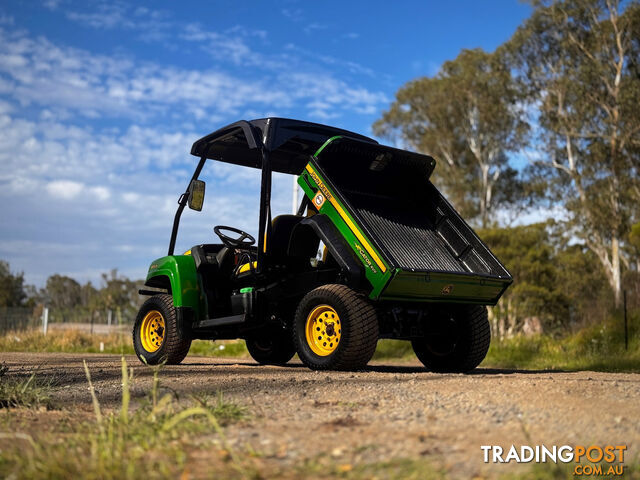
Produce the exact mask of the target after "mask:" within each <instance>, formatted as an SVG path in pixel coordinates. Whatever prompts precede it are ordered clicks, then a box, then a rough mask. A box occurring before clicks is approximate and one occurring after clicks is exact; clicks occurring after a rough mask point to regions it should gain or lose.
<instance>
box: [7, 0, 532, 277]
mask: <svg viewBox="0 0 640 480" xmlns="http://www.w3.org/2000/svg"><path fill="white" fill-rule="evenodd" d="M530 11H531V10H530V7H529V6H528V5H526V4H523V3H521V2H518V1H517V0H512V1H507V0H504V1H491V2H478V1H451V2H439V1H422V2H419V1H415V2H393V3H392V2H383V1H367V2H364V1H362V2H360V1H353V2H344V1H343V2H335V1H324V2H303V1H295V0H282V1H271V2H267V1H262V2H258V1H247V2H237V1H234V2H231V1H208V2H206V1H199V2H196V1H192V2H191V1H185V2H169V1H155V2H135V3H134V2H131V3H129V2H124V1H117V0H116V1H102V0H97V1H83V2H74V1H65V0H45V1H41V2H38V1H17V0H13V1H9V2H3V3H2V4H0V129H1V134H0V166H1V167H2V168H1V169H0V201H1V202H2V208H0V225H1V229H0V259H3V260H6V261H8V262H9V263H10V264H11V268H12V270H14V271H24V272H25V277H26V280H27V282H29V283H33V284H36V285H38V286H42V285H43V284H44V282H45V281H46V278H47V277H48V276H49V275H51V274H53V273H61V274H66V275H70V276H73V277H75V278H76V279H78V280H80V281H86V280H92V281H94V283H95V282H98V280H99V278H100V273H101V272H106V271H108V270H110V269H112V268H118V270H119V271H120V272H121V273H123V274H125V275H127V276H129V277H132V278H142V277H144V275H145V273H146V269H147V266H148V265H149V263H150V261H151V260H152V259H153V258H156V257H158V256H161V255H163V254H164V253H165V251H166V248H167V245H168V240H169V234H170V227H171V221H172V217H173V214H174V212H175V206H176V200H177V198H178V195H179V193H180V192H182V191H183V190H184V188H185V185H186V183H187V181H188V178H189V176H190V173H191V172H192V170H193V168H194V166H195V158H194V157H191V156H190V155H189V150H190V147H191V144H192V143H193V142H194V141H195V140H197V139H198V138H200V137H201V136H203V135H205V134H207V133H209V132H211V131H213V130H216V129H217V128H219V127H221V126H223V125H225V124H228V123H231V122H234V121H236V120H238V119H243V118H244V119H251V118H261V117H265V116H271V115H274V116H283V117H291V118H299V119H304V120H310V121H315V122H319V123H326V124H331V125H335V126H338V127H342V128H346V129H349V130H353V131H356V132H358V133H363V134H366V135H370V134H371V124H372V123H373V122H374V121H375V120H376V119H377V118H379V116H380V115H381V113H382V111H383V110H384V109H386V108H387V107H388V105H389V103H390V102H391V101H392V99H393V96H394V93H395V92H396V90H397V89H398V88H399V87H400V86H402V85H403V84H404V83H406V82H407V81H409V80H411V79H413V78H416V77H418V76H424V75H434V74H435V73H436V72H437V71H438V68H439V66H440V65H441V64H442V63H443V62H444V61H446V60H448V59H453V58H455V57H456V55H457V54H458V52H459V51H460V50H461V49H462V48H475V47H482V48H484V49H486V50H493V49H494V48H495V47H496V46H498V45H499V44H500V43H502V42H504V41H505V40H506V39H508V38H509V37H510V36H511V34H512V33H513V32H514V31H515V29H516V27H517V26H518V25H519V24H520V23H521V22H522V21H523V20H524V19H525V18H526V17H527V16H528V15H529V14H530ZM207 167H208V168H206V171H205V172H204V177H205V180H207V182H208V183H207V198H206V200H205V207H204V210H203V212H201V213H199V214H197V213H195V212H190V211H189V212H186V213H185V215H184V216H183V225H182V227H183V228H182V229H181V231H180V234H179V236H178V247H177V248H178V250H180V249H182V250H186V249H187V248H189V247H190V246H191V245H194V244H197V243H206V242H212V241H214V234H213V231H212V227H213V226H214V225H217V224H230V225H233V226H237V227H239V228H243V229H246V230H247V231H249V232H252V233H255V231H256V230H257V207H258V187H259V182H258V176H257V172H255V171H249V170H247V169H241V168H239V167H235V168H234V167H231V166H227V165H220V164H215V165H213V164H212V162H209V165H208V166H207ZM290 196H291V180H290V178H285V177H284V176H281V177H279V178H277V179H276V180H275V184H274V210H275V211H276V212H278V211H280V212H284V211H287V210H288V209H290Z"/></svg>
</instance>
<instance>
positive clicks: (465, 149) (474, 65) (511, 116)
mask: <svg viewBox="0 0 640 480" xmlns="http://www.w3.org/2000/svg"><path fill="white" fill-rule="evenodd" d="M520 105H521V102H520V98H519V91H518V90H517V89H516V88H515V86H514V83H513V80H512V77H511V73H510V69H509V66H508V65H507V64H506V63H505V62H504V60H503V59H502V58H500V57H499V56H496V55H494V54H491V53H487V52H485V51H483V50H481V49H475V50H463V51H462V52H461V53H460V54H459V55H458V57H457V58H456V59H455V60H452V61H448V62H446V63H444V64H443V65H442V68H441V69H440V71H439V73H438V74H437V75H435V76H434V77H422V78H418V79H415V80H412V81H410V82H408V83H407V84H406V85H404V86H402V87H401V88H400V89H399V90H398V92H397V93H396V98H395V101H394V102H393V103H392V105H391V107H390V108H389V110H387V111H385V112H384V113H383V115H382V118H381V119H379V120H378V121H377V122H376V123H375V124H374V126H373V129H374V132H375V133H376V134H377V135H380V136H382V137H386V138H391V139H393V140H395V141H399V142H400V143H402V144H403V146H405V147H407V148H410V149H412V150H416V151H418V152H422V153H427V154H430V155H433V156H435V157H436V158H437V159H438V160H439V165H438V169H437V170H436V176H437V177H436V178H437V179H438V182H439V183H440V186H441V187H442V188H443V189H444V190H445V192H446V194H447V195H448V196H449V198H450V199H452V201H453V203H454V204H455V205H456V208H457V209H458V210H460V211H461V213H462V214H463V215H465V216H469V217H477V218H479V220H480V222H479V223H480V224H481V225H482V226H485V225H487V224H488V223H490V221H491V220H494V219H495V213H496V210H497V208H498V207H499V206H500V205H504V204H507V203H509V202H512V201H513V200H514V196H515V194H516V192H517V191H518V189H519V187H520V183H519V182H518V180H517V172H516V171H515V170H514V169H513V168H512V167H511V166H510V165H509V162H508V158H507V153H508V152H510V151H516V150H518V149H519V148H520V147H521V146H522V144H523V141H524V137H525V134H526V126H527V124H526V122H525V121H524V119H523V115H522V112H521V111H520Z"/></svg>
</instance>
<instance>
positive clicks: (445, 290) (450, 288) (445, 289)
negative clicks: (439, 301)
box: [442, 285, 453, 295]
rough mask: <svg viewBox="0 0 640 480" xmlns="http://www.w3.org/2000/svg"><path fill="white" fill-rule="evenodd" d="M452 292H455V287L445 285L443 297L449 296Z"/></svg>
mask: <svg viewBox="0 0 640 480" xmlns="http://www.w3.org/2000/svg"><path fill="white" fill-rule="evenodd" d="M451 292H453V285H445V287H444V288H443V289H442V295H449V294H450V293H451Z"/></svg>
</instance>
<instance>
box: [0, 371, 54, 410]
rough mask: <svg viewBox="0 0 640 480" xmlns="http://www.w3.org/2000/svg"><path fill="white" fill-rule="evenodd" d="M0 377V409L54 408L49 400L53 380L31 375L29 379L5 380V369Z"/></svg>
mask: <svg viewBox="0 0 640 480" xmlns="http://www.w3.org/2000/svg"><path fill="white" fill-rule="evenodd" d="M2 370H3V371H2V375H0V408H17V407H22V408H35V409H38V408H46V409H47V410H51V409H53V408H54V407H55V405H54V402H53V401H52V400H51V389H52V387H53V380H52V379H48V380H43V379H41V378H39V377H36V374H35V373H32V374H31V375H30V376H29V378H5V377H4V372H6V367H4V366H3V369H2Z"/></svg>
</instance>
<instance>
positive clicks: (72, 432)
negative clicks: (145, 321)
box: [0, 357, 249, 480]
mask: <svg viewBox="0 0 640 480" xmlns="http://www.w3.org/2000/svg"><path fill="white" fill-rule="evenodd" d="M159 370H160V369H159V368H154V377H153V384H152V388H151V391H150V392H149V394H148V397H147V398H146V400H145V401H144V402H142V404H141V405H139V406H138V408H135V409H132V408H131V406H130V393H129V392H130V386H131V383H132V381H133V377H132V375H133V370H131V369H129V368H128V367H127V365H126V363H125V360H124V357H123V358H122V401H121V407H120V409H119V410H117V411H113V412H103V411H102V408H101V405H100V403H99V402H98V398H97V396H96V394H95V390H94V388H93V383H92V381H91V376H90V372H89V369H88V368H87V366H86V363H85V371H86V374H87V383H88V385H89V391H90V393H91V396H92V399H93V407H94V419H93V420H92V421H90V422H86V421H82V420H79V421H77V422H76V423H72V424H71V428H70V429H67V430H66V431H61V432H55V433H44V434H43V433H40V429H38V428H36V429H35V433H34V432H32V433H26V432H24V431H12V432H0V477H1V478H15V479H34V480H38V479H58V478H60V479H66V478H85V479H137V478H150V479H154V478H182V477H185V478H188V477H189V476H190V475H189V470H188V467H187V463H188V459H189V452H191V451H193V450H194V448H195V447H196V445H195V440H197V442H198V445H197V447H198V448H204V449H207V450H209V451H211V452H220V451H223V452H224V458H225V459H226V463H225V475H224V477H226V478H232V477H233V478H247V477H248V476H249V475H248V474H247V472H246V470H245V467H244V466H243V460H242V459H241V458H240V457H239V456H238V455H237V454H236V453H235V451H234V450H233V449H232V448H231V446H230V445H229V444H228V442H227V440H226V437H225V434H224V430H223V428H222V426H223V425H224V424H226V423H229V422H231V421H236V420H239V419H242V418H244V417H246V410H245V409H244V408H243V407H241V406H238V405H236V404H233V403H230V402H227V401H225V400H224V399H223V398H222V396H221V395H219V396H218V397H217V398H213V399H212V398H208V397H203V396H200V397H197V398H191V399H190V401H188V402H181V403H179V402H178V401H177V399H176V398H175V397H174V396H172V395H171V394H166V395H164V396H160V395H159V392H160V389H159V378H158V372H159Z"/></svg>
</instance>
